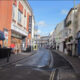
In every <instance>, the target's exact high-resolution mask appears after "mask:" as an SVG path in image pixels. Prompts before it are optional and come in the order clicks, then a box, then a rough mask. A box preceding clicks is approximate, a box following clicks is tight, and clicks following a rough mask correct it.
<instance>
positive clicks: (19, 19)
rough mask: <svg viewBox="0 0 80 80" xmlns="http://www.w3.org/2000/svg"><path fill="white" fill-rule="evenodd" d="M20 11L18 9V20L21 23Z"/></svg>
mask: <svg viewBox="0 0 80 80" xmlns="http://www.w3.org/2000/svg"><path fill="white" fill-rule="evenodd" d="M21 18H22V13H21V11H19V10H18V22H19V23H20V24H21Z"/></svg>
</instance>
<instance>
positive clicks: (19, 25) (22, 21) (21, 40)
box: [0, 0, 34, 52]
mask: <svg viewBox="0 0 80 80" xmlns="http://www.w3.org/2000/svg"><path fill="white" fill-rule="evenodd" d="M0 10H1V13H0V16H1V19H0V26H1V27H0V30H1V31H3V32H4V34H5V40H4V41H3V43H2V41H1V44H2V45H4V46H6V47H10V45H11V44H15V47H16V49H18V50H19V52H20V51H21V50H23V49H26V48H27V47H28V45H31V37H32V36H31V34H32V27H34V25H33V26H32V18H33V20H34V17H33V13H32V9H31V7H30V5H29V3H28V2H27V1H25V0H24V1H21V0H11V1H0Z"/></svg>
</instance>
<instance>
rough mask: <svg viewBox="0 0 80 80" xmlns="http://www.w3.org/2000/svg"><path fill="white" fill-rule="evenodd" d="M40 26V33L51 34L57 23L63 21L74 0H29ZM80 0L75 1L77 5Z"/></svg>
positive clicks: (37, 23) (42, 34)
mask: <svg viewBox="0 0 80 80" xmlns="http://www.w3.org/2000/svg"><path fill="white" fill-rule="evenodd" d="M28 2H29V4H30V6H31V8H32V10H33V14H34V17H35V22H36V25H35V26H37V27H38V34H40V35H41V36H46V35H49V33H50V32H52V31H53V30H54V29H55V27H56V25H57V24H58V23H60V22H62V21H63V20H64V19H65V18H66V16H67V13H68V12H69V10H70V9H71V8H72V7H73V6H74V1H73V0H28ZM79 3H80V0H77V1H75V5H77V4H79Z"/></svg>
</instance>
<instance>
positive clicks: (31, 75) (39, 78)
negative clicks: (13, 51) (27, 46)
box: [0, 48, 51, 80]
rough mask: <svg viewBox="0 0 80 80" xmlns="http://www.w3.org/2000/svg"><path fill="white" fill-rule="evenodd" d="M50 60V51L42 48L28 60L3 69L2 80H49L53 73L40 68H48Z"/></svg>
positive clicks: (0, 77) (0, 74) (0, 72)
mask: <svg viewBox="0 0 80 80" xmlns="http://www.w3.org/2000/svg"><path fill="white" fill-rule="evenodd" d="M50 60H51V55H50V53H49V50H47V49H43V48H41V49H39V50H38V51H37V53H36V54H34V55H32V56H30V57H28V58H25V59H23V60H20V61H18V62H16V63H12V64H10V65H6V66H4V67H1V68H0V80H49V77H50V73H51V71H48V70H41V69H40V68H42V67H46V66H48V65H49V62H50ZM34 67H35V68H34ZM38 68H39V69H38Z"/></svg>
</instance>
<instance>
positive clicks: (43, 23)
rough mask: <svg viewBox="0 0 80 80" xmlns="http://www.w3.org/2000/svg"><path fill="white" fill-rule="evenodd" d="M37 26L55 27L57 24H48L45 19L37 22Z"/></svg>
mask: <svg viewBox="0 0 80 80" xmlns="http://www.w3.org/2000/svg"><path fill="white" fill-rule="evenodd" d="M36 26H38V27H52V26H53V27H55V26H56V24H48V23H46V22H45V21H39V22H38V23H36Z"/></svg>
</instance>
